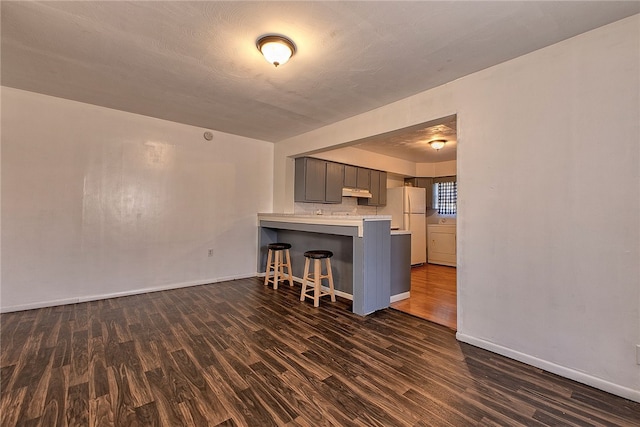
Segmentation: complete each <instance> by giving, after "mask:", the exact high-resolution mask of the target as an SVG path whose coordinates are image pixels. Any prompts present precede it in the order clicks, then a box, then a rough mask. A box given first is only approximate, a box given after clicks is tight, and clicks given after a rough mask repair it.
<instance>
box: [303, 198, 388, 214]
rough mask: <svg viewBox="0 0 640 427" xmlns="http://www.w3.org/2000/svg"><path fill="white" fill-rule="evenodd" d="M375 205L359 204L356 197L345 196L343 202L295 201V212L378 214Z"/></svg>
mask: <svg viewBox="0 0 640 427" xmlns="http://www.w3.org/2000/svg"><path fill="white" fill-rule="evenodd" d="M377 209H378V208H376V207H375V206H361V205H358V199H356V198H355V197H343V198H342V203H339V204H329V203H295V204H294V206H293V213H295V214H299V215H317V214H322V215H376V214H377Z"/></svg>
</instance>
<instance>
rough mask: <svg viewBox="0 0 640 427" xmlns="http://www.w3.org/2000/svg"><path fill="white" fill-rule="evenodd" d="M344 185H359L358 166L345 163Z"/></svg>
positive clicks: (352, 186) (350, 186)
mask: <svg viewBox="0 0 640 427" xmlns="http://www.w3.org/2000/svg"><path fill="white" fill-rule="evenodd" d="M344 186H345V187H348V188H357V187H358V167H357V166H351V165H344Z"/></svg>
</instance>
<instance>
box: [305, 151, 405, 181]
mask: <svg viewBox="0 0 640 427" xmlns="http://www.w3.org/2000/svg"><path fill="white" fill-rule="evenodd" d="M311 156H312V157H317V158H319V159H324V160H330V161H332V162H340V163H346V164H349V165H354V166H360V167H364V168H369V169H377V170H383V171H386V172H390V173H395V174H399V175H406V176H416V163H415V162H410V161H407V160H402V159H398V158H395V157H390V156H385V155H383V154H378V153H374V152H371V151H367V150H363V149H361V148H356V147H342V148H337V149H335V150H330V151H326V152H322V153H314V154H311Z"/></svg>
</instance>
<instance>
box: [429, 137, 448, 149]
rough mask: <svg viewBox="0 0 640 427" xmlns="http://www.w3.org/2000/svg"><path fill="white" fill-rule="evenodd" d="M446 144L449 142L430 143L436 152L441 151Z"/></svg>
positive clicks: (442, 140)
mask: <svg viewBox="0 0 640 427" xmlns="http://www.w3.org/2000/svg"><path fill="white" fill-rule="evenodd" d="M446 142H447V141H445V140H444V139H436V140H433V141H429V145H430V146H431V148H433V149H434V150H436V151H437V150H439V149H441V148H442V147H444V144H445V143H446Z"/></svg>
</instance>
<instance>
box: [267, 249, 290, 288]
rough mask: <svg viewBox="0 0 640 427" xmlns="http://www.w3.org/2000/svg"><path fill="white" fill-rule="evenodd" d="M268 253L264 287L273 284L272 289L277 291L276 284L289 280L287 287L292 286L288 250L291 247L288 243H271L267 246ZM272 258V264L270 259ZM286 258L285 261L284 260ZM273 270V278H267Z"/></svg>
mask: <svg viewBox="0 0 640 427" xmlns="http://www.w3.org/2000/svg"><path fill="white" fill-rule="evenodd" d="M267 247H268V248H269V252H268V253H267V269H266V272H265V276H264V285H265V286H267V285H269V283H273V289H278V282H279V281H280V280H286V279H288V280H289V286H293V275H292V274H291V255H290V254H289V249H291V245H290V244H289V243H271V244H269V246H267ZM272 257H273V262H271V258H272ZM284 258H286V261H285V259H284ZM285 267H286V269H287V275H288V277H285V272H284V269H285ZM272 270H273V278H269V275H270V274H271V271H272Z"/></svg>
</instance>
